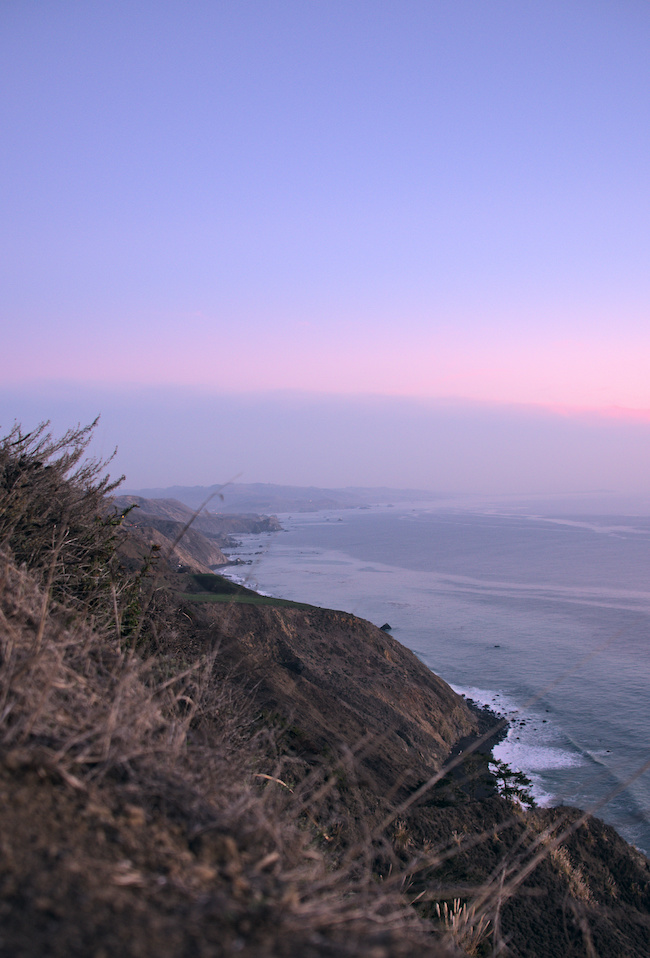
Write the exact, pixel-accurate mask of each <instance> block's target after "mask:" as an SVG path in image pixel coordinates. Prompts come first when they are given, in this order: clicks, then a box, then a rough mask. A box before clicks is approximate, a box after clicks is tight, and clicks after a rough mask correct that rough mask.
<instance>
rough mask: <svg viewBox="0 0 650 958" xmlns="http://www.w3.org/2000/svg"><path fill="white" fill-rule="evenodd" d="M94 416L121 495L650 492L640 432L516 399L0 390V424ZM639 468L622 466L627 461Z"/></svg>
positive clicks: (647, 445)
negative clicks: (292, 490) (291, 488)
mask: <svg viewBox="0 0 650 958" xmlns="http://www.w3.org/2000/svg"><path fill="white" fill-rule="evenodd" d="M98 414H101V419H100V422H99V425H98V427H97V430H96V438H95V442H94V444H93V453H94V454H95V455H96V456H100V457H103V458H105V457H107V456H109V455H111V453H112V452H113V450H114V449H115V447H117V454H116V457H115V459H114V460H113V462H112V463H111V466H110V471H111V474H113V475H119V474H121V473H124V474H125V475H126V482H125V487H129V488H133V489H138V488H145V487H146V488H156V487H157V488H163V487H167V486H173V485H181V486H192V485H204V486H210V485H214V484H218V483H224V482H229V481H233V480H235V481H237V482H243V483H254V482H266V483H277V484H282V485H297V486H318V487H323V488H328V487H329V488H342V487H345V486H369V487H378V486H389V487H393V488H401V489H407V488H410V489H422V490H429V491H431V492H434V493H444V494H448V495H482V496H485V495H491V496H494V495H496V496H499V495H502V496H506V495H507V496H521V495H523V496H531V497H535V496H547V495H563V494H568V495H576V494H594V493H603V492H604V493H608V494H609V495H612V494H619V495H621V496H628V497H629V496H634V497H637V498H643V497H650V441H648V440H649V439H650V424H649V423H648V422H646V421H645V420H638V421H635V420H630V419H619V418H617V417H616V416H615V415H611V414H610V415H600V416H598V415H594V414H585V413H576V412H574V413H570V412H567V411H557V412H553V411H549V410H547V409H540V408H538V407H533V406H522V405H515V404H510V405H507V404H486V403H469V402H461V401H458V400H447V401H433V400H415V399H406V398H395V397H386V396H366V397H363V396H362V397H341V396H334V397H333V396H323V395H320V396H318V395H314V394H307V393H266V394H258V395H254V394H251V395H245V396H241V395H232V394H230V395H221V396H219V395H210V394H208V393H205V392H202V391H198V390H190V389H182V388H180V387H176V388H167V389H155V388H149V389H144V388H141V387H139V388H133V389H113V390H106V389H104V390H101V389H94V390H93V389H88V388H80V387H76V388H74V389H72V388H70V387H65V388H64V387H62V386H61V385H58V386H51V387H49V388H45V387H44V386H43V385H41V388H40V389H39V390H38V391H31V390H30V389H28V388H23V389H22V390H16V389H13V390H11V389H7V388H6V387H5V388H0V425H1V426H2V430H3V433H4V432H7V431H8V428H9V427H10V426H11V423H12V421H13V419H14V418H16V419H18V420H19V421H21V422H22V425H23V427H24V428H25V429H29V428H33V427H34V426H35V425H36V424H37V423H38V422H39V421H41V420H43V419H46V418H51V420H52V427H51V428H52V429H53V431H54V432H55V433H57V434H58V433H61V432H63V431H64V430H65V429H66V428H68V427H70V426H74V425H76V423H78V422H81V423H82V424H84V423H87V422H90V421H92V420H93V419H94V418H95V416H96V415H98ZM632 465H634V466H635V468H634V469H632V468H631V466H632Z"/></svg>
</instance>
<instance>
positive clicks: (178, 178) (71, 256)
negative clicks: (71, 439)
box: [0, 0, 650, 493]
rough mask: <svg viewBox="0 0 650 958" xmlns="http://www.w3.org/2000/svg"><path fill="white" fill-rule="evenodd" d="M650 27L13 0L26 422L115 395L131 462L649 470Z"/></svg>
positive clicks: (519, 481)
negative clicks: (22, 0) (23, 0)
mask: <svg viewBox="0 0 650 958" xmlns="http://www.w3.org/2000/svg"><path fill="white" fill-rule="evenodd" d="M649 41H650V4H648V3H646V2H645V0H643V2H642V0H630V2H624V3H619V4H613V3H610V2H608V3H605V2H600V0H573V2H571V3H566V2H565V0H562V2H553V0H543V2H542V0H540V2H535V0H531V2H529V3H521V2H520V0H512V2H505V0H494V2H489V3H487V2H485V0H463V2H462V3H460V2H458V0H440V2H437V0H427V2H420V0H409V2H408V3H404V2H386V0H354V2H350V0H344V2H338V0H311V2H305V0H295V2H293V0H281V2H273V0H264V2H260V0H255V2H248V0H237V2H232V0H228V2H218V0H209V2H207V0H206V2H201V0H186V2H183V3H181V2H180V0H179V2H176V0H166V2H159V0H157V2H142V0H129V2H119V0H110V2H108V0H95V2H92V3H87V2H81V0H79V2H75V0H64V2H59V3H46V2H38V0H36V2H32V3H29V4H27V3H24V2H19V0H15V2H14V0H5V2H3V4H2V5H1V6H0V74H1V82H0V128H1V129H2V130H3V131H4V135H3V137H2V141H1V142H0V175H1V176H2V183H3V202H2V226H3V229H2V233H1V235H0V319H1V322H2V330H3V349H2V351H1V352H0V426H1V427H2V428H3V430H4V429H6V428H7V427H9V426H10V425H11V422H12V421H13V419H14V418H18V419H19V420H22V421H23V422H24V423H25V425H31V424H32V423H33V420H34V418H43V417H52V419H53V422H54V423H55V424H56V425H57V426H60V427H61V428H62V427H65V426H66V425H68V424H69V422H68V421H66V417H70V416H73V417H74V421H75V422H76V421H77V419H81V420H82V421H88V420H89V419H92V418H94V416H95V415H96V414H97V413H98V412H101V413H102V416H103V419H102V427H101V428H102V439H101V443H104V444H106V445H109V446H111V447H112V446H113V445H115V444H117V445H118V446H119V448H120V452H119V457H118V465H119V468H120V469H121V470H125V471H126V472H127V476H128V479H129V483H130V484H131V485H163V484H166V483H168V482H169V483H172V482H179V483H193V482H201V483H203V482H205V483H210V482H215V481H221V480H222V479H223V478H226V476H227V475H231V474H236V473H240V472H241V473H242V479H243V481H246V480H248V481H279V482H291V481H295V482H313V483H316V484H330V485H332V484H335V485H338V484H341V485H342V484H346V483H348V482H358V483H363V484H371V483H376V484H378V485H379V484H384V483H395V482H399V484H402V485H414V486H427V487H431V488H440V487H444V488H446V489H450V488H451V489H458V490H463V491H464V490H473V489H475V490H477V491H486V490H489V491H499V490H502V491H504V492H506V491H507V492H512V491H520V492H527V491H535V492H543V491H545V490H546V491H557V490H561V489H567V490H569V491H571V490H575V489H584V488H591V489H592V488H605V487H606V488H617V489H622V490H624V491H635V492H640V493H646V492H650V374H649V366H650V362H649V360H650V311H649V309H648V307H649V304H650V269H649V268H648V267H649V259H650V257H649V254H650V189H649V186H650V124H649V123H648V117H649V116H650V56H648V50H649V49H650V42H649ZM443 449H444V452H443V451H442V450H443ZM390 450H393V452H392V453H391V452H390Z"/></svg>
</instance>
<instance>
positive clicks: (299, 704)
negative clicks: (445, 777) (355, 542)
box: [195, 603, 478, 794]
mask: <svg viewBox="0 0 650 958" xmlns="http://www.w3.org/2000/svg"><path fill="white" fill-rule="evenodd" d="M195 614H196V615H197V617H198V622H200V624H201V626H202V628H203V629H204V630H205V631H206V632H207V633H208V634H209V636H210V638H211V641H212V642H214V643H216V644H217V645H218V646H219V649H220V655H219V662H220V663H221V666H222V667H225V668H227V669H228V670H229V671H230V674H231V675H232V677H233V679H235V680H236V681H238V682H241V683H242V684H243V685H247V686H249V687H250V688H254V689H255V701H256V702H257V703H258V704H259V706H260V707H261V708H263V709H265V710H266V711H267V712H268V713H269V714H273V713H279V714H281V715H282V716H284V717H286V719H287V720H290V721H291V723H292V725H293V726H294V728H295V731H296V742H297V747H299V750H300V752H301V754H304V755H306V756H309V755H310V754H314V755H320V754H323V752H324V751H325V750H327V749H330V750H332V751H334V752H336V751H339V750H340V749H342V748H343V747H345V748H359V764H358V767H359V773H360V775H362V777H364V778H365V779H366V780H367V781H368V783H369V784H371V785H372V787H373V788H374V789H375V790H376V791H377V793H378V794H382V793H385V792H386V791H391V792H394V791H395V789H396V788H398V789H405V788H406V789H408V788H411V787H413V786H414V785H415V784H416V783H417V782H418V781H422V779H423V778H426V777H428V776H429V775H430V774H431V773H432V772H434V771H436V770H437V769H439V768H440V766H441V764H442V763H443V762H444V761H445V759H446V758H447V757H448V755H449V753H450V751H451V749H452V748H453V746H454V745H455V744H456V743H457V742H458V741H459V740H460V739H462V738H464V737H465V736H468V735H471V734H472V733H475V732H476V731H477V728H478V723H477V718H476V715H475V714H474V713H473V712H472V711H471V710H470V708H469V707H468V706H467V704H466V703H465V701H464V700H463V699H462V698H461V697H460V696H459V695H456V693H455V692H453V691H452V689H450V688H449V686H448V685H447V684H446V683H445V682H444V681H443V680H442V679H440V678H439V677H438V676H437V675H434V674H433V672H431V671H430V669H428V668H427V667H426V666H425V665H423V663H422V662H420V660H419V659H418V658H417V657H416V656H415V655H414V654H413V653H412V652H410V651H409V650H408V649H406V648H404V646H402V645H400V643H399V642H396V641H395V640H394V639H393V638H391V636H390V635H387V634H386V633H385V632H383V631H382V630H381V629H378V628H377V627H376V626H374V625H372V624H371V623H370V622H366V621H364V620H363V619H358V618H356V617H355V616H353V615H348V614H347V613H345V612H335V611H330V610H328V609H317V608H313V609H309V610H302V609H291V608H273V607H269V606H256V605H250V604H244V603H234V604H223V603H221V604H215V605H210V606H204V607H202V608H201V610H200V612H196V613H195Z"/></svg>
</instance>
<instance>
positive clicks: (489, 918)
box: [0, 429, 650, 958]
mask: <svg viewBox="0 0 650 958" xmlns="http://www.w3.org/2000/svg"><path fill="white" fill-rule="evenodd" d="M88 436H89V432H88V431H87V430H80V431H73V432H71V433H69V434H68V435H67V436H66V437H64V440H63V441H61V442H53V441H52V440H51V439H50V438H49V437H47V435H46V433H45V431H44V430H42V431H40V432H39V433H37V434H36V435H35V436H31V437H29V436H27V437H26V436H23V435H22V434H21V433H20V430H18V429H16V430H14V431H13V432H12V433H11V434H10V436H9V437H7V438H6V439H5V440H4V441H3V442H2V444H1V445H0V548H1V550H2V551H1V554H0V656H1V658H0V800H1V801H2V807H3V815H2V819H1V820H0V947H1V948H2V950H3V952H4V953H6V954H12V955H19V956H28V955H36V954H48V955H61V956H63V955H66V956H70V955H72V956H74V955H79V956H81V955H83V956H86V955H105V956H113V955H116V956H117V955H134V956H135V955H142V956H154V955H155V956H161V958H166V956H184V955H188V954H197V955H205V956H211V955H234V954H243V955H250V956H266V955H269V956H270V955H278V956H282V955H287V956H289V955H292V956H293V955H301V956H302V955H304V956H307V958H309V956H325V955H332V956H334V955H350V956H361V955H363V956H376V958H380V956H384V958H391V956H405V958H406V956H407V955H408V956H411V955H422V956H426V955H443V954H450V953H452V952H455V953H458V950H459V949H460V950H461V953H464V954H468V955H493V954H510V955H514V956H522V958H523V956H544V958H546V956H553V955H558V956H564V955H567V956H574V955H575V956H583V955H584V956H586V958H590V956H591V955H594V954H597V955H601V956H603V958H604V956H607V958H610V956H618V955H620V956H623V955H625V956H641V955H646V954H647V940H648V931H649V926H648V915H649V914H650V884H649V872H648V863H647V861H646V860H645V859H644V858H643V857H642V856H640V855H639V854H638V853H636V852H634V850H633V849H630V847H629V846H627V845H626V844H625V842H623V841H622V839H620V838H619V837H618V836H617V835H616V833H615V832H614V831H613V830H612V829H610V828H608V827H607V826H605V825H603V824H602V823H601V822H599V821H597V820H595V819H590V818H587V819H586V820H585V821H582V818H581V815H580V813H579V812H577V811H575V810H563V809H558V810H545V811H536V810H533V811H528V812H527V811H524V810H523V809H521V808H520V807H518V806H517V805H516V804H515V803H513V802H510V801H507V800H505V799H503V798H502V797H500V796H499V795H498V794H497V792H496V789H495V783H494V780H493V779H492V778H491V777H490V775H489V773H488V771H487V754H486V751H485V749H484V748H482V747H480V748H478V749H474V746H471V745H469V741H470V738H472V737H473V739H474V742H476V740H477V734H478V732H479V731H480V728H479V726H481V725H482V724H483V725H485V723H487V722H488V719H487V717H485V716H481V715H477V714H476V713H474V712H472V711H471V710H470V709H469V708H468V707H467V705H466V704H465V703H464V702H463V701H462V700H461V699H459V698H458V697H457V696H455V695H454V693H453V692H451V690H450V689H448V687H447V686H445V684H444V683H443V682H441V680H439V679H438V678H437V677H436V676H433V675H432V674H431V673H430V672H429V671H428V670H427V669H426V668H425V667H424V666H423V665H422V664H421V663H419V661H418V660H417V659H416V657H415V656H413V655H412V654H411V653H409V652H407V651H406V650H405V649H403V648H402V647H401V646H400V645H399V643H397V642H395V641H394V640H393V639H392V638H390V637H389V636H387V635H386V633H384V632H381V630H378V629H375V628H374V627H373V626H371V625H370V624H369V623H365V622H361V621H360V620H358V619H355V618H354V617H353V616H347V615H344V614H342V613H334V612H329V611H327V610H300V609H281V608H269V607H258V606H255V605H250V604H244V603H239V602H233V603H232V604H226V603H219V604H210V605H208V604H205V605H203V604H196V603H194V602H191V601H190V597H189V596H188V597H187V598H185V596H184V594H183V590H184V589H185V588H186V587H187V585H188V582H189V577H188V576H187V575H184V574H179V573H178V572H175V571H173V568H174V566H172V567H170V566H169V565H167V564H166V563H165V559H164V556H160V552H161V551H162V550H155V552H154V553H153V554H149V555H144V558H143V559H142V568H141V569H140V571H139V572H138V573H137V574H134V573H129V572H128V571H127V570H126V569H125V568H124V563H123V562H121V561H120V554H124V550H125V549H126V551H127V552H128V553H129V555H130V557H131V560H130V564H133V563H134V562H135V558H136V555H137V553H138V549H140V552H141V553H143V552H145V551H146V550H144V548H143V547H142V545H141V546H139V547H138V549H133V547H132V546H131V545H129V544H128V543H126V542H123V541H121V537H122V535H123V530H122V528H121V526H120V525H116V521H117V516H116V514H115V513H114V512H113V511H112V510H111V508H110V507H109V506H108V504H107V503H106V501H105V494H106V492H109V491H110V490H111V484H110V483H109V482H108V480H107V479H104V478H101V471H102V468H103V466H102V464H100V463H91V464H89V465H88V464H87V465H83V464H81V465H80V463H82V458H83V453H84V450H85V448H86V445H87V439H88ZM156 554H158V558H156ZM128 564H129V563H127V565H128ZM468 736H469V737H470V738H467V737H468ZM463 739H464V740H463ZM461 748H464V751H462V752H461V751H460V749H461ZM453 753H455V757H454V758H452V759H451V761H447V764H445V761H446V760H448V759H449V757H450V755H451V754H453Z"/></svg>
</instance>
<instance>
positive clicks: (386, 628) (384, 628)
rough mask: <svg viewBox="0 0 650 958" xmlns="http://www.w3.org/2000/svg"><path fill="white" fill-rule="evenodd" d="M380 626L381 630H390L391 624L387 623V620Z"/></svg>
mask: <svg viewBox="0 0 650 958" xmlns="http://www.w3.org/2000/svg"><path fill="white" fill-rule="evenodd" d="M380 628H381V631H382V632H390V631H391V626H390V625H389V624H388V622H384V624H383V625H382V626H380Z"/></svg>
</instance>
